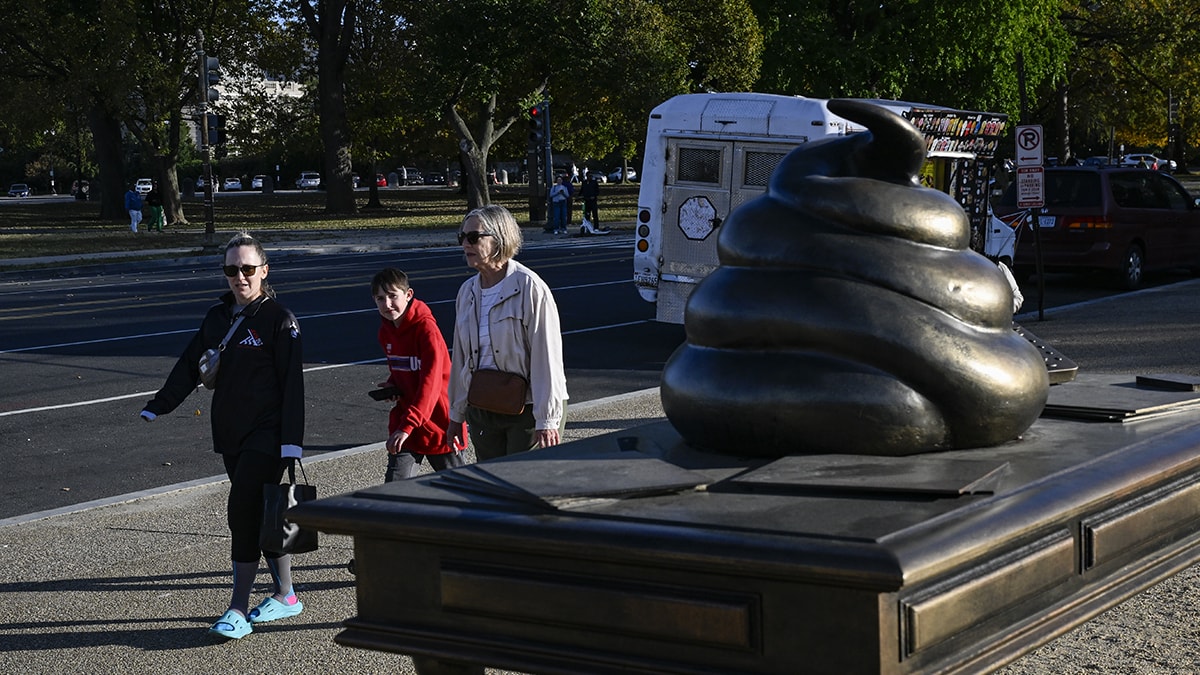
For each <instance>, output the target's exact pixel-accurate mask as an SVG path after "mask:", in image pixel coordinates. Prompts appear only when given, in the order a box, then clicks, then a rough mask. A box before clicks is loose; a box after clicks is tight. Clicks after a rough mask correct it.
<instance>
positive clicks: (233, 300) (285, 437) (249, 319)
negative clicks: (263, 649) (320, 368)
mask: <svg viewBox="0 0 1200 675" xmlns="http://www.w3.org/2000/svg"><path fill="white" fill-rule="evenodd" d="M224 263H225V264H224V265H223V266H222V270H223V272H224V274H225V277H226V280H227V281H228V282H229V292H228V293H226V294H224V295H223V296H221V300H220V302H218V303H217V304H216V305H213V306H212V307H211V308H210V309H209V310H208V314H207V315H206V316H205V317H204V322H203V323H201V324H200V330H199V331H197V332H196V334H195V336H193V337H192V340H191V342H190V343H188V346H187V348H186V349H185V350H184V352H183V355H182V356H180V357H179V361H178V362H177V363H176V364H175V368H174V369H173V370H172V371H171V374H170V375H169V376H168V377H167V382H166V384H164V385H163V388H162V389H160V390H159V391H158V393H157V394H155V396H154V398H153V399H151V400H150V402H149V403H147V404H146V407H145V409H144V410H142V413H141V416H142V418H143V419H145V420H146V421H152V420H154V418H155V417H157V416H158V415H164V414H166V413H169V412H171V411H172V410H174V409H175V408H177V407H178V406H179V404H181V403H182V402H183V400H184V399H185V398H187V396H188V394H190V393H192V391H194V390H195V389H196V386H197V384H198V383H199V382H200V367H199V362H200V357H201V355H202V354H203V353H204V351H205V350H207V349H213V348H217V347H218V345H220V344H221V342H222V340H224V339H225V338H226V336H227V335H228V340H226V344H225V347H224V349H223V351H221V355H220V362H219V367H218V369H217V377H216V383H215V385H214V387H213V389H214V391H213V401H212V415H211V417H212V435H213V449H214V450H215V451H216V452H217V453H219V454H220V455H221V457H222V459H223V460H224V462H225V472H226V474H227V475H228V476H229V482H230V487H229V501H228V506H227V515H228V521H229V531H230V534H231V535H232V551H231V556H232V558H233V597H232V599H231V600H230V603H229V609H228V611H226V612H225V614H224V615H222V616H221V618H220V619H218V620H217V621H216V623H214V624H213V625H212V627H211V628H209V630H210V631H211V632H213V633H215V634H217V635H220V636H222V637H226V638H231V639H237V638H241V637H243V636H245V635H247V634H248V633H250V632H251V624H253V623H264V622H267V621H274V620H275V619H281V618H284V617H289V616H295V615H297V614H299V613H300V612H301V611H303V609H304V604H303V603H301V602H300V600H299V599H297V598H296V594H295V592H294V591H293V589H292V578H291V577H292V565H291V556H290V555H282V556H281V555H279V554H276V553H268V552H265V551H261V550H260V549H259V544H258V541H259V529H260V527H261V522H262V495H263V485H266V484H278V483H279V482H280V479H281V478H282V477H283V472H284V470H285V469H286V468H287V466H288V465H289V463H291V462H294V461H295V458H299V457H300V455H301V446H302V444H303V442H304V376H303V370H302V360H301V345H300V325H299V324H298V323H297V322H296V317H295V316H294V315H293V314H292V313H291V312H290V311H288V309H287V308H285V307H284V306H282V305H280V304H279V303H278V302H276V301H275V293H274V291H273V290H272V289H271V287H270V285H268V284H267V282H266V279H267V271H268V269H267V255H266V252H265V251H264V250H263V247H262V245H261V244H259V243H258V241H257V240H255V239H254V238H253V237H251V236H250V235H248V234H239V235H237V236H235V237H234V238H233V239H231V240H229V243H227V244H226V245H225V256H224ZM239 320H240V322H239ZM235 323H236V324H237V325H236V327H233V326H234V324H235ZM231 327H233V330H232V332H231V330H230V329H231ZM262 556H265V557H266V560H267V567H268V568H269V569H270V571H271V577H272V580H273V581H274V585H275V589H274V590H275V592H274V594H272V595H270V596H268V597H267V598H266V599H264V600H263V601H262V602H261V603H259V605H258V606H257V607H256V608H254V609H253V610H250V609H249V606H250V591H251V588H252V587H253V585H254V577H255V575H256V574H257V573H258V564H259V560H260V557H262Z"/></svg>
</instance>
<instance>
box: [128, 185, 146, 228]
mask: <svg viewBox="0 0 1200 675" xmlns="http://www.w3.org/2000/svg"><path fill="white" fill-rule="evenodd" d="M125 211H126V212H128V213H129V229H130V230H131V231H132V232H133V233H134V234H137V231H138V223H140V222H142V196H141V195H140V194H138V191H137V181H134V182H133V183H131V184H130V185H129V191H128V192H126V193H125Z"/></svg>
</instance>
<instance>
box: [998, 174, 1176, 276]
mask: <svg viewBox="0 0 1200 675" xmlns="http://www.w3.org/2000/svg"><path fill="white" fill-rule="evenodd" d="M1045 197H1046V198H1045V204H1046V205H1045V207H1044V208H1042V209H1040V210H1039V211H1038V226H1039V228H1040V230H1041V232H1040V234H1041V242H1042V263H1043V265H1044V266H1045V268H1046V269H1047V270H1048V271H1068V270H1077V269H1098V270H1109V271H1113V272H1119V273H1120V280H1121V283H1122V285H1123V286H1124V287H1125V288H1137V287H1138V286H1140V285H1141V283H1142V277H1143V275H1144V273H1145V272H1146V271H1147V270H1156V269H1167V268H1173V267H1187V268H1190V269H1192V270H1197V271H1200V200H1194V199H1192V197H1191V196H1190V195H1189V194H1188V192H1187V190H1185V189H1184V187H1183V186H1182V185H1180V184H1179V182H1178V181H1176V180H1175V179H1174V178H1171V177H1170V176H1166V175H1163V174H1162V173H1160V172H1158V171H1149V170H1146V169H1132V168H1104V169H1095V168H1090V167H1054V168H1047V169H1046V170H1045ZM995 210H996V213H997V215H1001V216H1002V217H1003V216H1006V215H1012V214H1016V213H1017V212H1018V211H1020V209H1018V208H1017V198H1016V183H1015V182H1014V183H1013V184H1012V185H1009V187H1008V190H1007V192H1006V193H1005V195H1004V197H1003V198H1002V199H1001V200H1000V203H999V204H997V205H996V207H995ZM1034 240H1035V237H1034V233H1033V232H1032V231H1030V230H1029V229H1028V228H1023V229H1022V230H1021V237H1020V239H1019V240H1018V243H1017V250H1016V258H1015V259H1014V261H1013V262H1014V263H1015V264H1016V266H1017V267H1019V268H1020V270H1021V271H1022V272H1028V271H1031V270H1032V269H1033V267H1034V264H1035V257H1034Z"/></svg>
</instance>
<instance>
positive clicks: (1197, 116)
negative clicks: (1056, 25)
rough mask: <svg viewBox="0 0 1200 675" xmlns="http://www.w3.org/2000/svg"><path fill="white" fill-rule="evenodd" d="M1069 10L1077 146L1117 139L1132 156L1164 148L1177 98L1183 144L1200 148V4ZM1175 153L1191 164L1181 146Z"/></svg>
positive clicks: (1189, 0) (1161, 0)
mask: <svg viewBox="0 0 1200 675" xmlns="http://www.w3.org/2000/svg"><path fill="white" fill-rule="evenodd" d="M1068 6H1069V11H1067V12H1066V14H1065V18H1064V21H1065V23H1066V26H1067V28H1068V29H1069V30H1070V31H1071V34H1072V35H1074V36H1075V38H1076V40H1077V43H1078V50H1077V51H1076V52H1075V55H1074V58H1073V59H1072V65H1073V68H1072V71H1071V74H1070V102H1071V105H1070V107H1069V111H1070V113H1071V116H1072V120H1073V122H1074V123H1075V130H1076V134H1074V137H1073V140H1074V141H1075V142H1076V143H1079V144H1081V145H1084V146H1093V149H1094V146H1096V145H1097V144H1098V143H1102V142H1103V141H1104V140H1105V139H1107V138H1108V137H1109V136H1110V134H1111V136H1112V137H1113V141H1114V144H1115V145H1125V146H1126V150H1127V151H1130V152H1132V151H1133V150H1134V149H1144V150H1154V151H1159V150H1161V149H1164V148H1166V146H1167V129H1168V119H1167V118H1168V101H1169V100H1170V99H1172V98H1173V99H1175V100H1176V101H1177V102H1178V117H1177V119H1176V121H1177V122H1178V123H1179V124H1180V125H1181V128H1182V132H1183V133H1182V136H1181V139H1180V140H1181V141H1184V140H1186V142H1187V144H1188V145H1189V146H1190V145H1194V144H1196V143H1197V142H1200V101H1198V100H1197V95H1198V94H1200V84H1198V82H1200V1H1198V0H1130V1H1128V2H1070V3H1069V5H1068ZM1180 145H1182V143H1181V144H1180ZM1172 150H1174V152H1172V153H1171V154H1172V155H1174V156H1175V158H1176V159H1177V160H1183V159H1184V157H1183V148H1182V147H1176V148H1173V149H1172Z"/></svg>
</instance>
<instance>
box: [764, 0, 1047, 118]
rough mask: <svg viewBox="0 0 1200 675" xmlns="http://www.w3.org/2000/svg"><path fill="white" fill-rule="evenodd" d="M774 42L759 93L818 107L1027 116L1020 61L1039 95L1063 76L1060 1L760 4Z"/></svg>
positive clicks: (779, 0) (777, 0) (805, 0)
mask: <svg viewBox="0 0 1200 675" xmlns="http://www.w3.org/2000/svg"><path fill="white" fill-rule="evenodd" d="M754 6H755V9H756V13H757V15H758V17H759V21H760V23H761V24H762V26H763V32H764V34H765V35H766V49H765V50H764V57H763V69H762V77H761V79H760V80H759V83H758V86H757V88H758V89H759V90H760V91H769V92H774V93H784V94H799V95H804V96H812V97H815V98H832V97H840V96H850V97H869V98H888V99H901V100H913V101H920V102H924V103H931V104H936V105H945V106H950V107H959V108H968V109H984V110H990V111H996V112H1004V113H1008V114H1009V115H1013V116H1016V115H1018V114H1019V113H1020V93H1019V90H1018V86H1017V68H1016V60H1017V54H1018V53H1021V54H1023V56H1024V62H1025V71H1026V77H1027V79H1028V81H1029V82H1030V86H1031V87H1037V86H1038V85H1041V84H1042V83H1053V82H1055V81H1056V79H1058V78H1060V77H1061V76H1062V74H1063V73H1064V64H1065V63H1066V59H1067V57H1068V55H1069V53H1070V52H1069V50H1070V46H1071V39H1070V37H1069V36H1068V35H1067V33H1066V31H1065V29H1064V28H1063V26H1062V23H1061V21H1060V20H1059V12H1060V10H1061V1H1060V0H978V1H977V2H969V3H966V2H960V1H959V0H907V1H905V2H829V1H822V0H770V1H769V2H768V1H767V0H754Z"/></svg>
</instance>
